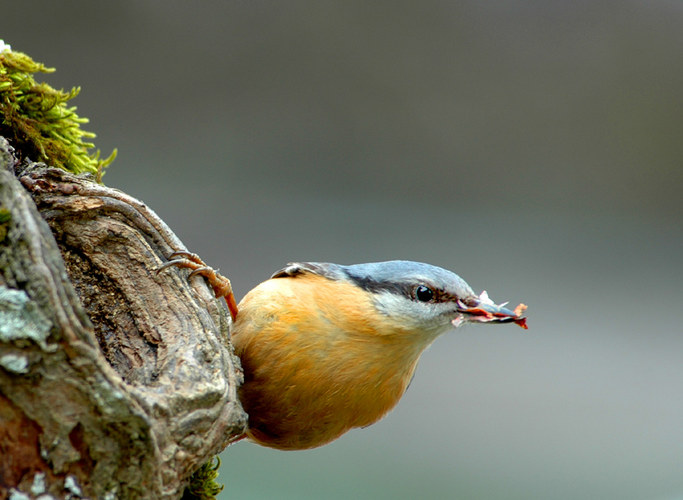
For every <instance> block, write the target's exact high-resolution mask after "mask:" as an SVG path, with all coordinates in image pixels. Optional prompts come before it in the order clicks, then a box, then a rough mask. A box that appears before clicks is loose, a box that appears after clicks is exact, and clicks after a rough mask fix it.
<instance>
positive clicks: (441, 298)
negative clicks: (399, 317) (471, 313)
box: [347, 273, 457, 302]
mask: <svg viewBox="0 0 683 500" xmlns="http://www.w3.org/2000/svg"><path fill="white" fill-rule="evenodd" d="M347 276H348V278H349V279H350V280H351V281H353V283H355V284H356V286H358V287H360V288H362V289H363V290H367V291H368V292H371V293H379V292H389V293H395V294H396V295H403V296H404V297H406V298H408V299H410V300H419V299H418V298H417V297H416V295H415V292H416V289H417V288H418V287H420V286H424V287H426V288H429V289H430V290H431V291H432V293H433V296H432V298H431V299H430V300H428V301H426V302H429V301H431V302H454V301H455V300H457V297H455V296H453V295H451V294H450V293H448V292H446V291H445V290H442V289H441V288H437V287H435V286H433V285H431V284H427V283H419V282H418V283H415V281H410V282H398V283H397V282H395V281H377V280H373V279H371V278H368V277H367V276H354V275H352V274H349V273H347Z"/></svg>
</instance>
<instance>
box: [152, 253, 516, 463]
mask: <svg viewBox="0 0 683 500" xmlns="http://www.w3.org/2000/svg"><path fill="white" fill-rule="evenodd" d="M171 258H172V260H170V261H169V262H167V263H166V264H165V265H164V266H162V268H163V267H168V266H171V265H175V266H178V267H189V268H191V269H193V271H192V273H191V274H190V275H191V276H192V275H197V274H199V275H202V276H204V277H206V278H207V279H208V280H209V283H210V284H211V285H212V287H213V288H214V292H215V293H216V295H217V296H218V295H219V294H222V295H223V296H224V297H225V298H226V302H227V303H228V308H229V309H230V312H231V315H232V317H233V327H232V331H231V341H232V344H233V346H234V349H235V354H236V355H237V356H238V357H239V358H240V360H241V365H242V369H243V372H244V382H243V384H242V385H241V387H240V388H239V398H240V401H241V403H242V406H243V407H244V410H245V411H246V413H247V414H248V416H249V422H248V430H247V432H246V437H247V438H248V439H249V440H250V441H253V442H255V443H257V444H260V445H262V446H266V447H270V448H275V449H280V450H303V449H309V448H316V447H319V446H322V445H325V444H327V443H330V442H332V441H334V440H336V439H337V438H339V437H340V436H341V435H343V434H344V433H346V432H347V431H349V430H351V429H354V428H363V427H367V426H369V425H371V424H373V423H375V422H377V421H378V420H380V419H381V418H382V417H384V416H385V415H386V414H387V413H388V412H389V411H390V410H391V409H392V408H394V407H395V406H396V404H397V403H398V402H399V400H400V399H401V397H402V396H403V394H404V393H405V391H406V389H407V388H408V385H409V384H410V382H411V380H412V378H413V375H414V372H415V368H416V366H417V363H418V360H419V358H420V356H421V354H422V353H423V352H424V350H425V349H426V348H427V347H429V346H430V345H431V344H432V342H433V341H434V340H435V339H436V338H437V337H439V336H440V335H442V334H444V333H445V332H447V331H448V330H450V329H452V328H458V327H461V326H462V325H464V324H467V323H516V324H518V325H519V326H521V327H522V328H525V329H526V328H527V324H526V317H525V316H524V315H523V313H524V311H525V309H526V306H525V305H524V304H519V305H518V306H517V307H516V308H515V309H514V310H511V309H508V308H506V307H505V305H506V304H495V303H494V302H493V301H492V300H491V299H490V298H489V297H488V294H487V293H486V292H485V291H484V292H482V293H481V294H478V295H477V294H476V293H475V292H474V291H473V290H472V288H471V287H470V286H469V285H468V284H467V282H466V281H465V280H463V279H462V278H461V277H460V276H458V275H457V274H455V273H453V272H451V271H448V270H446V269H443V268H440V267H437V266H433V265H430V264H425V263H421V262H413V261H407V260H392V261H385V262H372V263H366V264H354V265H341V264H333V263H326V262H294V263H290V264H288V265H287V266H286V267H284V268H283V269H281V270H279V271H277V272H275V273H274V274H273V275H272V276H271V277H270V279H268V280H266V281H264V282H262V283H261V284H259V285H257V286H256V287H255V288H254V289H252V290H251V291H249V292H248V293H247V294H246V295H245V296H244V298H243V299H242V300H241V301H240V303H239V304H237V305H235V300H234V296H233V294H232V288H231V287H230V283H229V281H228V280H227V278H225V277H223V276H221V275H219V274H217V273H216V272H215V271H213V269H211V268H209V267H208V266H206V265H205V264H204V263H203V261H201V259H199V257H198V256H197V255H195V254H191V253H189V252H175V253H174V254H172V256H171Z"/></svg>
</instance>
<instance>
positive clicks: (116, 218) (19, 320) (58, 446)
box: [0, 138, 246, 499]
mask: <svg viewBox="0 0 683 500" xmlns="http://www.w3.org/2000/svg"><path fill="white" fill-rule="evenodd" d="M2 209H5V210H6V211H8V212H9V217H10V220H9V222H6V223H5V224H4V229H5V230H6V231H1V230H0V454H1V456H0V498H5V497H9V496H10V495H11V494H15V495H18V494H19V493H23V494H26V495H27V496H26V497H23V498H33V497H38V496H40V494H42V493H49V494H52V495H54V496H55V497H58V498H59V497H67V496H70V497H71V498H85V497H89V498H112V499H113V498H178V497H179V496H180V495H181V494H182V492H183V489H184V487H185V485H186V484H187V480H188V478H189V476H190V475H191V473H192V472H193V471H194V470H196V469H197V468H198V467H199V466H200V465H202V464H203V463H205V462H206V461H207V460H209V459H210V458H211V457H212V456H213V455H215V454H216V453H218V452H220V451H221V450H223V449H224V448H225V447H226V446H227V445H228V444H229V443H230V442H232V441H234V440H237V439H239V438H240V437H241V436H242V435H243V433H244V430H245V426H246V415H245V413H244V411H243V410H242V407H241V405H240V403H239V401H238V399H237V387H238V385H239V382H240V378H241V372H240V368H239V360H237V359H236V358H235V356H234V354H233V351H232V347H231V345H230V342H229V334H230V327H231V320H230V315H229V313H228V311H227V308H226V307H225V304H224V303H223V302H222V301H218V300H216V299H215V298H214V296H213V293H212V291H211V290H210V289H209V287H208V286H207V285H206V284H205V283H204V281H203V279H202V278H201V277H195V278H192V279H191V280H190V281H188V279H187V275H188V271H187V270H179V269H177V268H169V269H165V270H163V271H162V272H160V273H157V272H156V270H157V268H158V267H159V266H160V265H161V264H163V263H164V262H166V260H167V258H168V256H169V255H170V254H171V253H172V252H173V251H177V250H186V249H185V247H184V246H183V245H182V243H181V242H180V241H179V240H178V238H177V237H176V236H175V235H174V234H173V233H172V232H171V230H170V229H169V228H168V227H167V226H166V225H165V224H164V223H163V222H162V221H161V220H160V219H159V218H158V217H157V216H156V215H155V214H154V212H152V211H151V210H150V209H149V208H148V207H146V206H145V205H144V204H143V203H141V202H139V201H137V200H135V199H133V198H132V197H130V196H127V195H126V194H124V193H122V192H120V191H117V190H115V189H111V188H107V187H104V186H102V185H99V184H96V183H94V182H92V181H91V180H90V179H89V178H88V177H87V176H74V175H70V174H68V173H66V172H64V171H62V170H58V169H54V168H49V167H46V166H45V165H42V164H36V163H31V162H27V161H25V162H24V163H23V164H21V165H19V164H18V163H17V160H16V158H15V157H14V155H13V151H12V148H11V147H10V146H9V145H8V143H7V142H6V141H5V140H4V139H3V138H0V210H2ZM0 229H2V228H0ZM3 232H5V234H4V237H3Z"/></svg>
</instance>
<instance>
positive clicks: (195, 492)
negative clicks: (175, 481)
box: [182, 457, 223, 500]
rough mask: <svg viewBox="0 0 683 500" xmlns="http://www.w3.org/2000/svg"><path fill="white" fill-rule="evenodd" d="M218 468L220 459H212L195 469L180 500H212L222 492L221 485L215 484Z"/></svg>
mask: <svg viewBox="0 0 683 500" xmlns="http://www.w3.org/2000/svg"><path fill="white" fill-rule="evenodd" d="M214 460H215V463H214ZM220 466H221V459H220V458H218V457H214V458H213V459H211V460H209V461H208V462H206V463H205V464H204V465H202V466H201V467H200V468H199V469H197V470H196V471H195V473H194V474H192V477H191V478H190V484H188V485H187V488H185V492H184V493H183V497H182V500H214V499H215V498H216V495H218V494H219V493H220V492H221V491H223V485H222V484H219V483H217V482H216V478H217V477H218V468H219V467H220Z"/></svg>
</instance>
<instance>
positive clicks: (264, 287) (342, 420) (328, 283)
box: [232, 275, 426, 449]
mask: <svg viewBox="0 0 683 500" xmlns="http://www.w3.org/2000/svg"><path fill="white" fill-rule="evenodd" d="M232 340H233V343H234V345H235V349H236V353H237V355H238V356H239V357H240V358H241V360H242V367H243V369H244V373H245V382H244V385H243V386H242V388H241V389H240V399H241V401H242V404H243V405H244V408H245V410H246V411H247V413H248V414H249V436H250V437H251V439H252V440H254V441H256V442H258V443H259V444H262V445H264V446H270V447H273V448H280V449H304V448H312V447H316V446H320V445H323V444H325V443H328V442H330V441H332V440H334V439H336V438H337V437H339V436H340V435H341V434H343V433H344V432H346V431H347V430H349V429H351V428H354V427H363V426H367V425H370V424H372V423H373V422H375V421H377V420H378V419H380V418H381V417H382V416H383V415H384V414H385V413H386V412H387V411H389V410H390V409H391V408H392V407H393V406H394V405H396V403H397V402H398V400H399V399H400V398H401V396H402V395H403V393H404V391H405V389H406V387H407V385H408V383H409V382H410V379H411V377H412V374H413V371H414V369H415V365H416V363H417V360H418V358H419V355H420V353H421V352H422V350H423V349H424V347H426V344H424V343H423V341H422V340H421V337H420V336H419V335H415V334H414V332H410V331H407V330H406V329H404V328H402V327H401V326H400V325H395V324H392V323H391V322H390V321H389V320H388V319H387V318H386V317H384V316H382V315H381V314H379V313H378V312H377V311H376V310H375V309H374V307H373V305H372V301H371V297H370V296H369V294H367V293H366V292H364V291H363V290H361V289H359V288H357V287H355V286H352V285H350V284H347V283H343V282H337V281H332V280H328V279H326V278H323V277H320V276H316V275H304V276H297V277H294V278H276V279H272V280H268V281H266V282H264V283H262V284H260V285H259V286H257V287H256V288H255V289H254V290H252V291H251V292H249V294H247V296H246V297H245V298H244V299H243V300H242V302H241V303H240V305H239V314H238V316H237V321H236V322H235V325H234V330H233V339H232Z"/></svg>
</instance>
